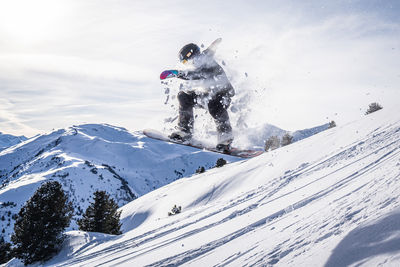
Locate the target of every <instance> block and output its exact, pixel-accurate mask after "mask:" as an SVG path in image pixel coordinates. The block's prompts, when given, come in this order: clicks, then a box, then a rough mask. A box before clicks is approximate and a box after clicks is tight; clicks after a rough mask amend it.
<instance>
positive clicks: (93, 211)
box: [78, 191, 121, 235]
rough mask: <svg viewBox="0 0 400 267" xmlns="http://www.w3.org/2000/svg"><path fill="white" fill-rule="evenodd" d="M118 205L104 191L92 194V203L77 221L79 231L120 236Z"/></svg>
mask: <svg viewBox="0 0 400 267" xmlns="http://www.w3.org/2000/svg"><path fill="white" fill-rule="evenodd" d="M120 215H121V212H120V211H118V205H117V203H115V201H114V200H113V199H112V198H110V196H109V195H108V194H107V193H106V192H105V191H96V192H94V202H93V203H91V204H90V206H89V207H88V208H87V209H86V211H85V214H84V215H83V217H82V219H80V220H79V221H78V225H79V229H80V230H82V231H87V232H99V233H105V234H113V235H119V234H121V230H120V229H121V223H120V221H119V217H120Z"/></svg>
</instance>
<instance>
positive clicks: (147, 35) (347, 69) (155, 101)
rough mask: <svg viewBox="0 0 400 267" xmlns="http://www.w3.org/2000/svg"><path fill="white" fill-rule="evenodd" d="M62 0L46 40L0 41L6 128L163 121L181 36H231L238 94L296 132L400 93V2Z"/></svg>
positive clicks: (226, 45) (258, 117) (257, 115)
mask: <svg viewBox="0 0 400 267" xmlns="http://www.w3.org/2000/svg"><path fill="white" fill-rule="evenodd" d="M45 3H46V1H39V2H38V5H41V4H45ZM62 5H63V7H64V8H63V9H60V8H59V7H56V6H54V5H49V6H48V9H47V10H48V11H49V12H51V10H53V9H54V12H56V13H57V12H61V13H59V15H58V16H57V18H54V16H49V18H51V19H52V21H51V23H50V26H52V27H54V28H53V29H51V28H49V29H48V31H46V32H44V35H40V36H38V37H40V38H34V40H33V39H32V40H24V41H23V42H22V41H21V40H20V39H18V38H17V37H15V36H14V37H13V36H11V35H8V37H9V38H7V40H6V41H4V39H2V40H1V41H0V48H1V51H0V91H1V97H2V99H3V100H4V101H6V102H7V103H11V106H8V107H7V108H5V107H0V109H1V110H2V111H3V112H6V113H4V114H3V115H2V118H3V119H4V120H8V121H9V122H10V123H8V124H2V127H5V128H3V129H7V130H8V131H9V132H11V131H13V132H16V130H15V129H17V128H18V127H19V128H18V129H20V130H21V129H29V130H21V131H22V132H20V133H19V134H21V133H24V131H26V132H32V131H39V130H41V131H43V130H49V129H52V128H56V127H63V126H64V125H65V126H69V125H71V124H78V123H80V122H85V121H86V122H88V121H90V122H94V123H96V122H105V121H106V122H108V123H110V124H117V125H121V126H124V127H128V128H129V127H139V128H141V127H143V122H149V123H153V122H156V121H162V118H163V116H164V115H163V114H164V113H165V111H166V110H167V109H168V108H169V107H168V106H165V105H163V103H164V101H165V98H164V95H163V86H162V85H160V82H159V79H158V77H159V73H160V72H161V71H162V70H164V69H171V68H176V67H177V51H178V50H179V48H180V47H181V46H183V45H184V44H185V43H187V42H196V43H198V44H204V45H205V46H207V45H208V44H209V43H211V42H212V41H213V40H215V39H216V38H217V37H222V38H223V41H222V43H221V44H220V46H219V48H218V51H217V59H218V61H219V62H221V61H224V62H225V63H226V65H225V66H224V68H225V69H226V71H227V73H228V75H229V76H230V78H231V79H232V82H233V84H234V86H235V87H236V89H237V91H238V97H239V96H241V95H251V99H252V100H251V102H249V103H248V106H249V107H248V109H251V110H252V111H251V112H250V113H249V117H248V120H249V121H252V123H254V124H255V123H261V122H270V123H274V124H277V125H278V126H281V127H283V128H287V129H293V130H294V129H298V128H305V127H311V126H315V124H321V123H324V122H325V120H326V117H329V119H331V118H332V119H336V118H337V117H334V116H333V114H335V113H340V114H343V118H353V119H354V118H356V117H357V116H359V115H360V114H361V112H359V108H360V107H364V106H366V105H367V104H368V103H369V102H372V101H382V102H383V103H382V104H383V105H386V104H389V105H390V104H393V103H394V99H398V98H396V97H398V96H399V95H398V91H399V90H398V87H399V84H400V76H399V75H400V74H399V73H398V71H397V70H398V69H400V68H399V67H400V66H399V62H400V54H399V53H400V47H399V39H400V37H399V36H400V34H399V33H400V29H399V25H400V24H399V19H398V18H397V17H396V16H394V14H396V10H397V11H398V10H399V9H398V6H399V5H398V4H397V2H396V1H387V2H384V3H382V2H381V1H370V0H368V1H334V2H332V1H330V2H329V1H328V2H323V3H322V4H321V2H320V1H307V2H306V3H304V1H284V2H282V1H255V0H251V1H230V2H229V4H227V3H226V2H225V1H197V2H191V3H188V2H187V1H183V0H182V1H168V2H167V3H163V2H159V1H114V2H109V1H62ZM53 7H54V8H53ZM3 10H4V9H3ZM62 10H65V12H64V13H62V12H63V11H62ZM397 14H398V13H397ZM21 25H24V24H21ZM28 28H29V27H27V28H26V29H28ZM21 29H23V27H22V28H21ZM55 29H56V30H55ZM22 32H23V31H22ZM0 34H1V35H2V36H3V34H5V32H4V29H3V28H2V27H0ZM245 72H246V73H247V74H248V77H246V75H245V74H244V73H245ZM235 101H236V103H237V102H238V99H237V100H235ZM11 122H14V123H16V124H17V125H19V126H15V125H12V124H11ZM0 125H1V124H0ZM23 127H25V128H23ZM36 129H37V130H36ZM4 131H5V130H4Z"/></svg>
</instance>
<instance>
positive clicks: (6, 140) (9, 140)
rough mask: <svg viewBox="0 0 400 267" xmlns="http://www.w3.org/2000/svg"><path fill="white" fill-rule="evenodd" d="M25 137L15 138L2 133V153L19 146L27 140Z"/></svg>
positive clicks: (0, 148)
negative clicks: (11, 147)
mask: <svg viewBox="0 0 400 267" xmlns="http://www.w3.org/2000/svg"><path fill="white" fill-rule="evenodd" d="M27 139H28V138H26V137H25V136H14V135H11V134H3V133H1V132H0V151H1V150H4V149H6V148H8V147H10V146H13V145H16V144H19V143H21V142H23V141H25V140H27Z"/></svg>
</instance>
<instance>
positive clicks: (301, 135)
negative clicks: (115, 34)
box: [239, 123, 329, 148]
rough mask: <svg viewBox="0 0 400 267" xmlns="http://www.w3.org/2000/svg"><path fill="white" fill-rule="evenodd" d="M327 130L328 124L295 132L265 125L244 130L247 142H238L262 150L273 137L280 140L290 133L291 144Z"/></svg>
mask: <svg viewBox="0 0 400 267" xmlns="http://www.w3.org/2000/svg"><path fill="white" fill-rule="evenodd" d="M328 128H329V123H326V124H323V125H320V126H316V127H312V128H309V129H304V130H297V131H294V132H290V131H286V130H283V129H281V128H279V127H277V126H275V125H272V124H269V123H265V124H263V125H261V126H258V127H254V128H251V129H246V131H247V134H246V135H245V138H246V139H247V140H245V141H244V140H239V143H240V142H244V143H248V144H250V145H249V146H250V147H253V148H264V146H265V140H267V139H268V138H270V137H271V136H273V135H275V136H277V137H279V138H280V139H282V136H284V135H285V134H286V133H290V134H291V135H292V136H293V142H297V141H300V140H302V139H305V138H308V137H310V136H312V135H315V134H317V133H320V132H322V131H325V130H327V129H328Z"/></svg>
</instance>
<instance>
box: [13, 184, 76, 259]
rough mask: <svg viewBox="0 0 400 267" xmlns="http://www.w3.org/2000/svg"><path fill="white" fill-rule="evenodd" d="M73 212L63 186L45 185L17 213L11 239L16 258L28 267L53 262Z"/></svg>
mask: <svg viewBox="0 0 400 267" xmlns="http://www.w3.org/2000/svg"><path fill="white" fill-rule="evenodd" d="M72 210H73V209H72V204H71V203H70V202H68V198H67V196H66V195H65V193H64V191H63V190H62V187H61V184H60V183H58V182H56V181H52V182H47V183H44V184H43V185H42V186H41V187H40V188H39V189H38V190H37V191H36V192H35V193H34V194H33V196H32V197H31V198H30V199H29V200H28V201H27V202H26V204H25V206H23V207H22V209H21V210H20V211H19V213H18V217H17V219H16V222H15V225H14V234H13V235H12V237H11V241H12V242H13V243H14V245H15V250H14V252H15V256H16V257H17V258H20V259H22V260H23V261H24V263H25V264H30V263H34V262H37V261H46V260H48V259H50V258H51V257H52V256H53V255H54V254H55V253H57V252H58V250H59V249H60V246H61V243H62V242H63V240H64V235H63V231H64V229H65V228H66V227H68V226H69V224H70V221H71V217H72Z"/></svg>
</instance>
